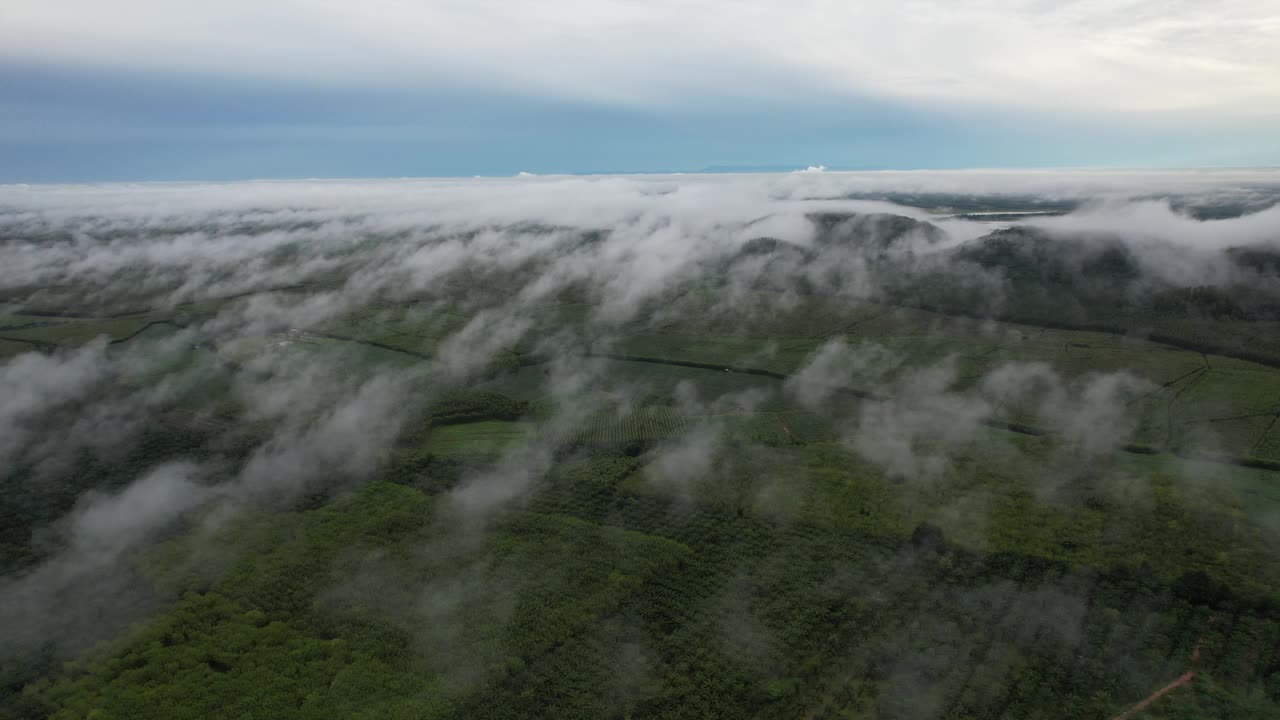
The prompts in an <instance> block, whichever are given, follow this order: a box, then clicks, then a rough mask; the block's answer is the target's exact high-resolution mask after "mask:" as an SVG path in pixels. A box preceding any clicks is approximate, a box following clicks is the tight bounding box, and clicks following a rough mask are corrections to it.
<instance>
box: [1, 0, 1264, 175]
mask: <svg viewBox="0 0 1280 720" xmlns="http://www.w3.org/2000/svg"><path fill="white" fill-rule="evenodd" d="M1277 88H1280V3H1277V2H1275V0H1220V1H1218V2H1213V3H1205V2H1197V1H1194V0H1074V1H1071V0H1068V1H1051V0H1002V1H997V0H985V1H972V0H971V1H956V0H863V1H862V2H848V0H788V1H787V2H778V1H765V0H736V1H735V2H728V1H727V0H686V1H685V2H674V1H673V0H644V1H639V0H594V1H592V0H586V1H575V2H568V0H540V1H537V2H534V1H527V2H515V3H513V2H510V0H505V1H503V2H498V1H496V0H426V1H425V2H423V1H416V2H415V1H411V0H364V1H363V2H360V3H352V2H338V1H337V0H224V1H222V2H218V3H207V2H206V3H193V2H189V1H187V0H169V1H161V0H114V1H113V2H110V3H104V2H100V1H97V0H57V1H55V2H49V0H8V1H7V2H6V3H5V10H4V19H3V22H0V182H10V183H17V182H87V181H108V180H220V179H245V178H306V177H404V176H414V177H416V176H469V175H511V174H515V173H518V172H522V171H523V172H533V173H540V174H547V173H592V172H671V171H675V172H697V171H705V170H782V169H790V168H796V167H806V166H809V165H824V166H826V167H829V168H833V169H887V168H891V169H915V168H944V169H945V168H965V167H994V168H999V167H1206V166H1211V167H1220V166H1229V167H1240V166H1273V165H1280V131H1277V130H1276V128H1277V127H1280V91H1278V90H1277Z"/></svg>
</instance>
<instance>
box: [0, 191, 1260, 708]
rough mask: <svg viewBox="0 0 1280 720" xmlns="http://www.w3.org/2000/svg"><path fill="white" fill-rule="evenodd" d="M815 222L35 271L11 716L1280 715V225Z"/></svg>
mask: <svg viewBox="0 0 1280 720" xmlns="http://www.w3.org/2000/svg"><path fill="white" fill-rule="evenodd" d="M885 197H888V196H885ZM889 199H893V200H896V201H899V202H903V203H904V204H913V205H917V206H921V207H930V208H942V207H945V208H946V209H947V212H948V213H950V214H965V213H981V212H1003V213H1018V212H1040V211H1043V212H1054V213H1065V212H1069V211H1072V210H1075V209H1077V208H1078V207H1080V206H1083V203H1081V202H1078V201H1075V200H1062V201H1058V200H1044V199H1036V198H1030V197H1025V198H1024V197H1006V198H1001V199H994V200H992V199H987V200H986V201H983V200H982V199H980V198H977V197H970V198H964V197H959V196H942V195H939V194H928V193H919V194H912V195H901V194H896V195H894V196H892V197H889ZM944 200H945V202H944ZM1187 203H1188V204H1187V205H1186V208H1209V207H1219V208H1221V207H1223V206H1222V205H1221V204H1218V205H1212V204H1204V203H1202V204H1200V205H1196V204H1195V203H1193V202H1191V201H1190V200H1188V201H1187ZM1241 203H1243V204H1242V205H1241V208H1243V209H1241V210H1240V212H1239V213H1236V214H1237V215H1239V214H1243V213H1245V212H1246V211H1248V212H1254V211H1257V209H1258V208H1257V207H1255V205H1257V201H1256V199H1251V200H1249V201H1248V202H1247V203H1246V202H1245V201H1241ZM1249 203H1253V204H1249ZM1184 212H1186V213H1187V214H1189V215H1197V214H1198V215H1203V216H1204V217H1219V216H1223V217H1225V216H1229V215H1231V214H1230V213H1227V212H1226V211H1225V210H1223V211H1222V212H1221V213H1219V215H1213V214H1212V213H1211V212H1210V211H1209V210H1193V209H1185V210H1184ZM1206 213H1208V214H1206ZM1009 217H1013V216H1012V215H1010V216H1009ZM810 221H811V223H812V227H813V229H814V235H813V238H812V242H806V243H797V242H788V241H784V240H780V239H775V238H770V237H752V238H750V239H748V240H746V241H745V242H743V243H741V244H739V245H736V246H732V247H729V248H728V249H726V250H725V251H724V252H722V253H719V254H716V255H713V256H707V257H695V258H691V259H682V260H681V262H680V263H679V264H678V265H677V266H676V267H678V268H679V271H678V272H672V273H671V275H670V277H668V278H666V281H664V282H654V283H653V284H652V286H651V287H650V286H646V289H645V291H644V292H639V291H637V290H636V287H637V284H638V283H639V280H636V279H635V278H637V277H647V276H646V275H645V271H647V268H646V267H645V266H644V263H643V262H642V261H643V259H644V258H638V257H632V256H625V254H624V258H623V259H622V260H616V261H615V260H612V259H610V260H609V261H608V263H606V264H605V265H603V266H601V267H595V266H593V272H592V273H588V274H584V275H580V276H575V275H573V274H572V272H571V270H566V269H565V267H566V266H572V263H571V262H568V261H566V260H565V259H566V258H570V259H576V260H578V261H582V262H586V261H585V260H582V258H583V257H587V258H597V259H598V258H600V257H606V258H612V255H610V253H611V252H616V249H612V250H611V248H612V247H613V246H611V245H610V244H609V243H610V242H611V240H610V237H609V235H608V233H607V232H586V233H582V232H577V231H569V230H565V229H562V228H553V227H543V226H538V225H530V226H519V227H517V228H515V229H513V230H510V232H511V233H512V236H513V237H514V238H515V240H512V241H510V242H508V241H507V240H506V239H505V238H506V236H504V235H502V234H501V233H500V232H499V231H497V230H494V229H493V228H489V227H483V228H481V229H470V230H465V231H457V232H452V231H450V232H446V231H444V230H440V231H438V233H439V235H438V237H437V236H436V235H429V236H428V239H427V240H423V239H422V238H421V237H417V236H414V235H412V233H410V232H408V231H406V232H404V233H402V234H396V233H395V232H391V231H384V232H377V233H375V232H369V233H367V234H361V231H357V230H354V229H351V230H349V231H348V229H347V228H348V224H349V225H350V226H351V227H356V226H358V223H357V222H356V221H354V220H344V221H343V222H344V223H346V224H343V225H342V226H341V227H342V228H343V232H350V233H351V234H353V235H354V236H355V237H356V240H354V241H352V242H351V243H349V244H347V245H341V246H338V247H337V248H332V247H328V246H322V247H324V248H325V249H324V251H323V252H321V251H316V252H310V253H309V251H306V250H305V248H304V246H303V245H302V244H301V243H300V242H299V243H294V242H290V243H278V244H276V245H273V246H271V249H270V252H264V253H262V254H260V256H259V255H254V256H252V261H251V262H250V261H241V262H242V264H248V265H251V266H252V267H253V268H255V270H254V272H260V273H262V274H263V276H264V278H265V279H264V280H263V282H262V283H260V287H258V288H257V289H256V290H252V291H246V290H243V289H237V288H228V290H227V291H226V292H217V293H214V292H209V293H205V294H203V295H200V296H198V297H195V298H191V297H187V296H175V295H174V294H173V293H174V289H175V288H179V287H183V286H184V285H183V283H182V282H180V281H179V280H180V278H178V279H174V278H169V277H168V276H166V275H164V274H163V273H157V274H158V275H159V277H160V278H162V279H163V282H162V281H161V280H157V279H154V278H151V279H148V278H149V276H147V275H146V273H143V272H141V271H140V270H137V269H124V270H120V271H118V272H117V273H116V274H112V275H110V276H109V277H107V278H106V279H101V278H99V279H98V280H92V281H91V280H84V281H82V283H81V284H80V285H76V284H74V283H69V282H50V283H48V284H47V285H44V286H40V287H27V286H20V287H14V288H11V289H9V290H8V291H6V294H5V298H6V302H8V303H9V304H8V305H7V306H5V307H3V308H0V309H2V310H3V313H4V314H3V315H0V353H2V354H3V355H0V357H4V358H7V359H6V360H4V363H5V364H4V365H3V366H0V368H2V370H3V372H4V373H6V374H5V375H4V376H3V379H4V381H5V383H6V387H7V388H8V389H9V390H10V391H11V393H12V397H13V398H14V399H15V400H14V404H13V406H12V407H14V408H17V409H16V410H13V411H10V412H11V415H4V414H2V413H0V421H3V422H5V423H7V425H6V427H9V428H10V429H11V430H12V432H13V433H14V434H13V435H12V437H14V438H16V439H15V440H14V441H13V443H12V447H10V446H9V445H6V444H5V443H4V442H0V452H4V453H7V454H6V455H4V457H5V458H7V459H9V460H11V462H10V466H9V467H7V468H5V469H4V471H3V482H4V488H5V492H4V493H3V495H0V503H2V505H0V520H2V521H3V524H2V525H0V532H3V537H2V538H0V542H2V543H3V544H2V545H0V560H2V561H3V566H2V569H3V571H4V573H5V578H4V581H3V584H0V595H2V596H3V597H5V598H7V599H9V600H11V601H12V604H13V607H16V608H18V610H17V611H15V613H14V616H15V617H21V618H24V622H23V625H22V626H19V625H17V624H12V625H11V624H5V625H3V626H0V627H3V629H4V630H5V631H6V632H7V633H10V634H11V637H12V638H13V640H12V642H6V643H5V652H4V654H3V656H0V718H8V717H12V718H35V717H54V718H121V719H124V718H128V719H130V720H133V719H135V718H164V719H166V720H169V719H173V718H208V717H234V718H334V717H352V718H371V719H372V718H467V719H468V720H470V719H472V718H531V717H544V718H733V719H735V720H736V719H738V718H752V717H757V718H814V719H817V718H882V719H889V718H893V719H907V718H946V719H954V720H961V719H967V718H1094V719H1098V720H1107V719H1109V718H1113V717H1116V716H1118V715H1120V714H1121V713H1123V712H1125V711H1126V710H1128V709H1129V708H1131V707H1133V706H1134V705H1136V704H1137V703H1138V702H1139V701H1141V700H1142V699H1143V698H1146V697H1148V696H1149V695H1151V694H1152V693H1154V692H1155V691H1157V690H1159V689H1160V688H1162V687H1165V686H1166V685H1168V684H1169V683H1171V682H1173V681H1175V680H1176V679H1178V678H1179V677H1180V676H1183V674H1184V673H1188V672H1189V671H1191V672H1192V673H1193V675H1192V676H1191V677H1190V679H1189V680H1187V681H1186V682H1185V683H1184V684H1182V685H1180V686H1179V687H1177V688H1176V689H1174V690H1171V691H1170V692H1169V693H1168V694H1166V695H1164V696H1161V697H1160V698H1158V699H1157V700H1155V701H1154V702H1153V703H1152V704H1151V705H1150V707H1148V708H1146V709H1145V710H1143V711H1142V715H1141V717H1152V718H1158V717H1159V718H1188V719H1191V718H1205V717H1214V718H1261V717H1270V716H1280V556H1278V555H1277V554H1276V552H1275V550H1274V548H1275V547H1276V542H1277V540H1278V539H1280V522H1278V519H1280V276H1277V275H1276V269H1277V268H1278V267H1280V262H1273V261H1275V260H1276V258H1278V257H1280V253H1277V252H1276V251H1275V250H1274V248H1272V247H1270V246H1266V245H1258V246H1250V247H1248V248H1238V249H1235V250H1232V251H1230V252H1227V251H1225V250H1224V251H1222V252H1218V253H1216V254H1215V255H1214V257H1215V258H1217V260H1215V262H1220V263H1221V265H1220V267H1221V268H1229V269H1230V270H1229V271H1225V270H1224V271H1223V274H1211V275H1212V276H1210V275H1206V276H1204V277H1196V278H1194V279H1193V280H1192V281H1188V282H1178V281H1175V280H1174V279H1172V276H1171V275H1169V274H1161V273H1160V272H1156V271H1153V270H1152V265H1153V264H1154V263H1156V262H1157V259H1155V258H1154V256H1153V255H1152V251H1150V248H1147V249H1144V248H1142V247H1141V246H1139V245H1137V244H1134V243H1130V242H1129V241H1127V240H1126V239H1125V238H1123V237H1121V236H1119V235H1117V236H1116V237H1112V236H1109V235H1108V236H1102V235H1099V234H1096V233H1093V234H1084V233H1076V232H1050V231H1048V230H1044V229H1042V228H1028V227H1013V228H1008V229H994V230H992V231H991V232H989V233H985V234H982V236H981V237H979V238H977V239H975V240H971V241H968V242H962V243H960V242H953V241H952V240H950V239H949V237H948V235H947V233H946V232H945V231H944V230H942V229H939V228H938V227H934V226H932V225H928V224H926V223H922V222H920V221H917V220H911V219H909V218H906V217H898V216H888V215H868V216H849V215H839V214H832V213H825V214H815V215H813V216H811V217H810ZM326 227H327V226H325V225H323V224H308V222H307V221H297V220H295V221H292V222H291V223H285V224H281V225H271V224H269V223H268V224H259V223H256V222H251V221H249V220H243V221H237V222H235V223H231V224H229V225H224V226H221V229H218V228H214V229H210V228H207V227H203V226H199V225H197V226H195V227H185V226H184V227H179V228H176V229H173V230H172V232H169V233H166V232H164V231H159V230H155V229H154V228H153V229H152V230H149V231H142V230H139V231H137V232H139V233H140V235H139V236H138V237H140V238H143V239H148V241H150V240H157V241H159V242H178V238H181V237H186V236H187V235H190V234H192V233H206V232H207V233H211V234H212V235H214V236H217V234H218V233H219V232H221V233H225V234H232V233H235V234H237V236H243V237H244V238H250V239H255V238H256V239H262V238H272V237H274V234H276V233H281V234H283V233H301V234H303V235H305V234H306V233H312V232H314V233H321V234H322V233H323V232H327V231H326V230H325V229H324V228H326ZM433 232H435V231H433ZM149 233H150V234H149ZM495 233H496V234H497V236H498V237H499V238H500V241H498V242H497V245H496V247H497V248H498V250H493V249H492V248H491V247H489V246H486V245H484V244H483V243H485V242H488V241H490V240H492V238H491V237H490V236H492V235H494V234H495ZM339 234H340V233H339ZM121 237H125V238H128V237H129V236H128V235H127V234H126V235H123V236H121ZM202 237H203V236H202ZM322 237H327V236H323V235H322ZM104 238H105V239H104V240H103V242H108V241H117V240H119V239H120V237H117V236H114V235H110V234H109V233H106V234H104ZM486 238H488V240H486ZM37 240H38V241H39V242H37V241H36V240H33V241H32V242H33V243H36V244H37V245H38V244H39V243H40V242H43V243H72V242H73V240H72V239H71V238H63V237H60V236H58V237H44V236H40V237H39V238H37ZM141 241H142V240H139V242H141ZM245 242H248V240H246V241H245ZM317 242H320V241H319V240H317ZM413 243H419V245H414V244H413ZM521 243H528V244H535V245H536V244H538V243H548V244H549V248H543V249H544V250H545V252H539V253H529V254H527V255H520V254H519V253H516V251H515V249H518V248H520V247H523V245H521ZM405 246H408V247H411V248H418V247H419V246H421V247H424V248H429V249H430V248H435V249H440V248H443V249H444V250H441V252H440V254H439V255H432V256H430V259H431V262H430V263H427V262H418V264H419V265H422V266H424V267H428V268H429V271H430V273H431V274H430V278H431V281H430V282H425V281H424V282H417V283H416V284H415V283H414V282H411V281H413V280H414V277H415V276H413V275H411V274H410V275H403V276H402V275H397V274H396V273H397V272H400V271H401V270H402V268H403V267H405V266H411V265H413V264H414V262H415V261H414V260H413V258H414V257H416V256H415V255H413V254H412V253H407V252H404V251H402V250H401V249H400V248H402V247H405ZM459 248H470V249H471V250H472V251H473V254H474V257H471V258H470V260H469V261H468V262H457V261H456V256H457V255H458V253H460V252H461V251H460V250H459ZM486 248H488V249H487V250H486ZM445 250H447V251H448V252H445ZM655 252H656V251H655ZM379 253H389V254H390V257H391V258H392V261H390V262H389V263H388V266H389V268H390V269H387V268H381V269H378V268H377V267H375V263H373V262H372V261H370V260H369V258H370V257H377V256H378V254H379ZM504 253H505V254H504ZM511 255H514V256H515V257H517V258H518V259H516V260H509V259H507V258H508V257H509V256H511ZM1162 257H1163V256H1162ZM1166 259H1167V258H1166ZM454 262H456V264H454V265H450V264H449V263H454ZM294 265H297V266H298V267H302V268H309V269H308V270H306V271H303V270H299V271H298V272H296V273H289V272H287V270H288V269H289V268H290V267H292V266H294ZM633 265H635V266H640V267H641V270H640V271H636V272H635V274H634V275H630V274H628V273H629V272H631V270H630V269H629V268H631V267H632V266H633ZM439 267H447V268H450V270H449V271H448V272H445V271H443V270H438V268H439ZM375 269H376V270H377V272H375ZM184 272H190V271H184ZM223 273H224V274H222V275H220V274H217V273H211V274H210V275H209V277H208V278H206V283H207V284H208V285H209V286H210V287H217V286H218V285H217V283H219V282H222V281H224V280H226V278H227V277H231V276H234V274H235V273H234V272H233V270H231V269H224V270H223ZM379 273H385V274H387V275H388V276H390V277H392V278H394V282H387V283H385V284H383V285H378V284H377V283H376V282H375V279H376V278H377V277H381V275H379ZM546 278H558V279H557V280H556V282H555V283H553V284H552V286H551V287H549V288H543V287H541V285H539V283H540V282H550V281H547V280H546ZM618 278H623V279H624V280H627V281H626V282H623V281H617V282H616V283H615V284H612V285H611V284H609V283H610V282H613V281H616V280H617V279H618ZM143 280H145V281H146V282H143ZM533 286H537V287H538V289H539V291H538V292H532V291H527V288H529V287H533ZM628 293H631V294H630V295H629V294H628ZM78 295H85V296H89V297H93V298H95V299H96V301H95V302H88V301H85V300H83V299H77V296H78ZM619 297H626V298H627V302H626V303H625V304H624V305H622V306H619V305H617V304H616V303H617V300H618V298H619ZM175 298H176V299H175ZM513 298H514V299H513ZM33 352H34V353H36V354H33ZM175 478H176V479H175ZM135 528H141V530H135Z"/></svg>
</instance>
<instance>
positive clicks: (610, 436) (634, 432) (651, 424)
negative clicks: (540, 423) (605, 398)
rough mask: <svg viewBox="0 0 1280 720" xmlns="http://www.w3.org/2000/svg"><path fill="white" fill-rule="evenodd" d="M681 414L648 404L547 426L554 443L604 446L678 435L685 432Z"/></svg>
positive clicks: (667, 408) (645, 441) (662, 438)
mask: <svg viewBox="0 0 1280 720" xmlns="http://www.w3.org/2000/svg"><path fill="white" fill-rule="evenodd" d="M686 429H687V426H686V423H685V419H684V416H682V415H681V414H680V413H679V412H677V411H676V410H674V409H672V408H669V407H665V406H649V407H643V408H640V409H638V410H634V411H632V412H630V413H627V414H626V415H623V416H622V417H618V416H616V415H614V414H612V413H607V412H606V413H599V414H597V415H594V416H592V417H590V418H588V419H587V420H586V421H584V422H583V423H581V424H580V425H577V426H574V427H570V428H555V429H548V430H547V432H548V434H549V436H550V439H551V440H552V441H553V442H554V443H555V444H557V445H608V446H621V445H628V444H632V443H650V442H655V441H658V440H665V439H669V438H674V437H679V436H681V435H683V434H684V433H685V432H686Z"/></svg>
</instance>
